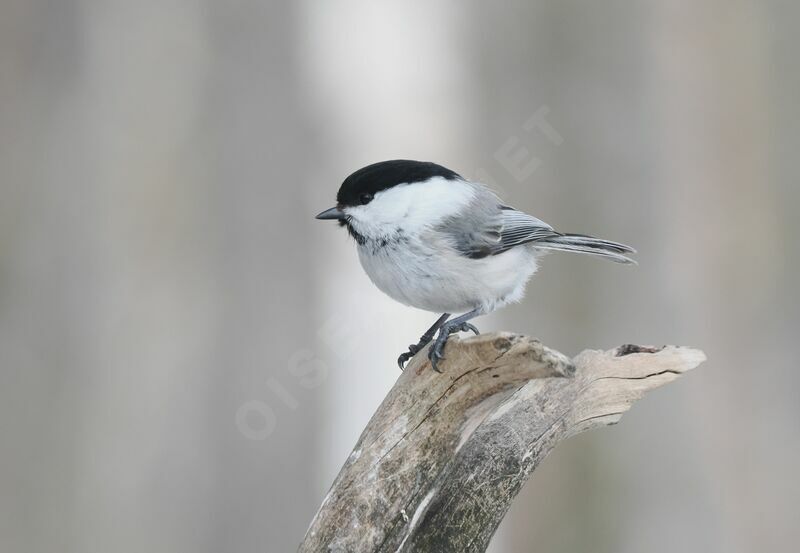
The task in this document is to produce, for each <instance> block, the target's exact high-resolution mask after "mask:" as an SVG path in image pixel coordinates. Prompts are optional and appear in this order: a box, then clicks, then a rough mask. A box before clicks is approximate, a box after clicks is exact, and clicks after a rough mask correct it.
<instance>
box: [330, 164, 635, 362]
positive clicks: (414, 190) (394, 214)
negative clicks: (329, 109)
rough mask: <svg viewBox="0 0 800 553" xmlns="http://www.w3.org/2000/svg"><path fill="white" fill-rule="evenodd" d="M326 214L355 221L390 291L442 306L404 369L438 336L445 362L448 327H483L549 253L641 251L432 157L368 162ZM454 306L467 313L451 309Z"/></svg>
mask: <svg viewBox="0 0 800 553" xmlns="http://www.w3.org/2000/svg"><path fill="white" fill-rule="evenodd" d="M317 219H332V220H336V221H338V222H339V224H340V225H342V226H344V227H346V228H347V230H348V232H349V233H350V235H351V236H352V237H353V238H354V239H355V241H356V243H357V245H358V258H359V260H360V261H361V266H362V267H363V268H364V271H366V273H367V275H368V276H369V278H370V280H372V282H373V283H374V284H375V286H377V287H378V288H379V289H380V290H381V291H383V292H384V293H385V294H387V295H388V296H389V297H391V298H392V299H394V300H396V301H399V302H400V303H403V304H405V305H409V306H411V307H416V308H418V309H424V310H426V311H433V312H435V313H442V315H441V316H440V317H439V318H438V319H437V320H436V322H435V323H434V324H433V326H431V327H430V328H429V329H428V330H427V331H426V332H425V333H424V334H423V335H422V336H421V337H420V340H419V342H418V343H417V344H412V345H410V346H409V347H408V351H407V352H405V353H403V354H402V355H400V357H399V358H398V359H397V363H398V365H399V366H400V368H401V369H402V368H403V366H404V365H405V363H406V362H407V361H408V360H409V359H411V357H413V356H414V355H415V354H417V353H418V352H419V351H421V350H422V349H423V348H424V347H425V346H426V345H427V344H428V343H429V342H431V341H433V345H432V346H431V348H430V350H429V351H428V358H429V359H430V361H431V366H432V367H433V369H434V370H436V371H438V372H441V370H440V368H439V362H440V361H441V360H442V359H444V347H445V344H446V343H447V339H448V337H449V336H450V335H451V334H454V333H456V332H467V331H472V332H474V333H475V334H478V329H477V328H475V327H474V326H473V325H472V324H471V323H470V322H469V321H470V320H472V319H473V318H475V317H478V316H479V315H484V314H486V313H490V312H492V311H494V310H496V309H499V308H500V307H503V306H505V305H508V304H510V303H515V302H518V301H520V300H521V299H522V296H523V295H524V293H525V285H526V284H527V282H528V280H529V279H530V278H531V276H533V274H534V273H535V272H536V269H537V268H538V260H539V258H540V257H541V256H542V255H543V254H544V253H547V252H550V251H566V252H578V253H586V254H590V255H595V256H598V257H602V258H605V259H608V260H611V261H615V262H617V263H635V262H634V261H633V260H632V259H630V258H629V257H627V256H626V255H625V254H632V253H636V251H635V250H634V249H633V248H631V247H630V246H626V245H624V244H619V243H617V242H611V241H609V240H601V239H599V238H593V237H591V236H585V235H582V234H563V233H561V232H558V231H556V230H554V229H553V227H551V226H550V225H548V224H547V223H545V222H544V221H541V220H540V219H537V218H536V217H533V216H531V215H528V214H526V213H523V212H522V211H518V210H516V209H514V208H513V207H509V206H507V205H505V204H503V202H502V201H500V199H499V198H498V197H497V196H496V195H495V193H494V192H492V191H491V190H490V189H489V188H487V187H486V186H485V185H483V184H480V183H477V182H472V181H470V180H468V179H465V178H463V177H461V176H460V175H459V174H458V173H456V172H454V171H451V170H450V169H447V168H445V167H442V166H441V165H437V164H435V163H431V162H426V161H412V160H405V159H396V160H391V161H381V162H378V163H374V164H372V165H368V166H367V167H364V168H362V169H359V170H358V171H356V172H355V173H353V174H352V175H350V176H349V177H347V178H346V179H345V180H344V182H343V183H342V186H341V188H339V192H338V194H337V195H336V206H335V207H332V208H330V209H328V210H325V211H323V212H322V213H320V214H319V215H317ZM451 313H461V315H458V316H455V317H453V318H450V317H451ZM437 331H438V335H437V334H436V333H437ZM434 337H435V339H434Z"/></svg>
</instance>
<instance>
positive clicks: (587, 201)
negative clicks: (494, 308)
mask: <svg viewBox="0 0 800 553" xmlns="http://www.w3.org/2000/svg"><path fill="white" fill-rule="evenodd" d="M798 16H800V10H798V8H797V5H796V3H794V2H788V1H786V2H779V1H774V2H744V1H733V2H723V1H721V0H714V1H708V2H702V3H698V2H689V1H688V0H678V1H674V0H669V1H667V0H656V1H647V2H623V1H610V2H590V1H573V0H558V1H556V0H552V1H522V0H519V1H513V2H506V3H502V4H489V3H485V2H476V1H470V2H456V1H455V0H450V1H443V2H416V1H414V2H381V3H366V2H354V1H343V2H324V3H323V2H313V1H310V0H304V1H300V2H292V3H289V2H283V3H278V2H274V3H273V2H266V1H248V0H239V1H227V2H212V1H209V0H204V1H188V0H187V1H172V2H122V1H108V2H96V1H95V2H92V1H83V2H81V1H65V2H55V1H51V2H46V1H31V0H3V1H2V3H0V194H1V196H0V444H2V455H0V550H2V551H9V552H12V551H13V552H17V551H19V552H46V551H65V552H94V551H97V552H100V551H103V552H105V551H123V552H124V551H165V552H167V551H168V552H176V553H180V552H184V551H185V552H190V551H191V552H193V553H194V552H198V551H208V552H217V551H237V552H239V551H241V552H244V551H270V552H271V551H276V552H277V551H290V550H292V549H293V548H294V547H295V546H296V544H297V543H298V542H299V541H300V539H301V538H302V536H303V533H304V531H305V528H306V526H307V524H308V522H309V521H310V519H311V517H312V516H313V514H314V512H315V510H316V508H317V506H318V505H319V503H320V501H321V499H322V498H323V497H324V495H325V492H326V491H327V487H328V486H329V484H330V482H331V480H332V479H333V477H334V476H335V474H336V472H337V471H338V469H339V467H340V466H341V463H342V462H343V460H344V459H345V457H346V455H347V454H348V452H349V450H350V447H351V446H352V444H353V443H354V442H355V440H356V438H357V437H358V434H359V432H360V430H361V429H362V428H363V426H364V424H365V423H366V421H367V420H368V418H369V416H370V414H371V413H372V411H373V410H374V409H375V408H376V406H377V405H378V403H379V402H380V400H381V398H382V397H383V396H384V394H385V393H386V391H387V390H388V388H389V387H390V386H391V384H392V382H393V380H394V379H395V378H396V376H397V372H396V368H394V359H395V357H396V355H397V354H398V353H399V351H400V350H402V349H403V348H404V347H405V346H406V345H407V344H408V343H410V342H411V341H412V340H414V339H415V338H416V337H417V336H418V335H419V333H420V332H421V331H422V330H423V329H424V328H426V327H427V326H428V324H430V322H431V321H432V320H433V318H435V316H433V315H431V314H426V313H422V312H415V311H413V310H410V309H407V308H404V307H402V306H399V305H396V304H394V303H392V302H391V300H389V299H388V298H385V297H383V296H381V294H380V293H379V292H378V291H377V290H375V289H374V288H373V287H372V286H371V285H370V283H369V282H368V280H367V278H366V277H365V276H364V275H363V274H362V272H361V270H360V268H359V267H358V263H357V260H356V256H355V251H354V248H353V246H352V243H351V242H350V241H349V239H347V238H346V237H345V234H344V233H343V232H341V231H339V230H338V229H336V228H334V226H333V225H330V224H324V223H320V222H317V221H314V220H313V215H314V214H316V213H317V212H318V211H320V210H322V209H324V208H327V207H329V205H330V204H331V203H332V200H333V197H334V195H335V192H336V189H337V188H338V185H339V183H340V182H341V180H342V179H343V178H344V177H345V176H346V175H347V174H348V173H349V172H351V171H353V170H355V169H357V168H358V167H360V166H362V165H365V164H367V163H370V162H372V161H376V160H380V159H388V158H396V157H406V158H417V159H430V160H435V161H438V162H440V163H443V164H445V165H447V166H449V167H452V168H453V169H455V170H457V171H459V172H461V173H462V174H464V175H466V176H470V177H476V178H480V179H482V180H484V181H485V182H488V183H489V184H491V185H492V186H494V187H495V188H496V189H498V190H500V191H501V193H502V195H503V196H504V198H505V199H506V200H507V201H508V202H509V203H512V204H513V205H515V206H518V207H520V208H523V209H526V210H528V211H531V212H532V213H534V214H536V215H537V216H539V217H541V218H543V219H545V220H547V221H548V222H550V223H552V224H554V225H555V226H556V227H557V228H560V229H563V230H565V231H571V232H587V233H593V234H598V235H602V236H603V237H606V238H610V239H616V240H621V241H625V242H628V243H631V244H633V245H635V246H636V247H637V248H638V249H639V251H640V252H641V253H640V255H639V261H640V266H639V267H638V268H636V269H629V268H626V267H619V266H616V265H612V264H607V263H602V262H599V261H596V260H592V259H585V258H581V257H578V256H569V255H560V256H555V255H554V256H550V257H548V258H547V260H546V262H545V264H544V267H543V269H542V270H541V271H540V274H539V275H538V276H537V278H536V279H534V281H533V283H532V284H531V286H530V287H529V291H528V297H527V298H526V299H525V300H524V302H523V303H521V304H520V305H517V306H514V307H510V308H508V309H506V310H504V311H502V312H500V313H497V314H495V315H492V316H489V317H485V318H483V319H482V320H481V321H480V324H479V326H480V328H481V329H483V330H496V329H508V330H514V331H518V332H524V333H528V334H533V335H536V336H538V337H540V338H541V339H542V340H544V341H545V342H546V343H547V344H549V345H551V346H553V347H556V348H558V349H560V350H561V351H563V352H565V353H568V354H575V353H577V352H578V351H580V350H581V349H584V348H610V347H613V346H616V345H618V344H620V343H624V342H639V343H657V344H660V343H679V344H685V345H693V346H698V347H702V348H703V349H705V351H706V352H707V354H708V355H709V358H710V359H709V362H708V363H707V364H706V365H705V366H703V368H702V370H699V371H697V372H695V373H694V374H691V375H689V376H687V377H686V378H684V379H682V380H681V381H680V382H678V383H676V384H674V385H671V386H669V387H667V388H665V389H663V390H660V391H658V392H656V393H654V394H652V395H651V396H650V397H648V398H647V399H646V400H645V401H643V402H641V403H640V404H637V405H636V406H635V408H634V409H633V410H632V412H631V413H629V414H628V415H627V416H626V417H625V419H623V423H622V424H621V425H619V426H617V427H614V428H612V429H608V430H602V431H599V432H594V433H591V434H587V435H582V436H580V437H577V438H575V439H573V440H570V441H569V442H567V443H565V444H562V445H561V446H560V447H559V448H558V449H557V450H556V451H555V452H554V453H553V454H552V455H551V456H550V457H549V458H548V459H547V460H546V461H545V463H544V464H543V465H542V466H541V467H540V468H539V470H538V471H537V472H536V474H535V476H534V478H533V479H532V480H531V482H530V483H529V484H528V485H527V486H526V488H525V489H524V490H523V492H522V493H521V495H520V497H519V498H518V499H517V501H516V503H515V504H514V506H513V508H512V510H511V512H510V513H509V515H508V517H507V518H506V519H505V521H504V522H503V525H502V526H501V529H500V531H499V533H498V535H497V536H496V538H495V540H494V542H493V546H492V549H493V551H494V552H495V553H497V552H506V551H508V552H512V551H513V552H518V551H519V552H522V551H537V552H576V551H592V552H595V553H599V552H640V551H648V552H660V551H664V552H667V551H726V552H750V551H771V552H780V551H787V552H788V551H795V550H796V549H797V545H798V541H800V529H799V528H798V525H797V520H798V515H800V513H798V507H797V505H798V504H799V503H800V480H798V479H797V478H796V467H797V466H798V464H799V463H800V434H799V433H798V427H797V420H798V415H800V401H798V393H797V388H798V385H799V384H800V376H798V367H797V362H796V356H795V352H794V345H795V341H796V338H797V335H798V330H800V309H798V308H799V307H800V305H799V304H800V294H799V293H798V291H797V290H798V288H797V286H796V277H795V276H793V275H795V274H796V273H797V271H798V270H800V255H799V254H800V252H799V251H798V250H799V248H798V241H797V236H798V231H800V223H798V220H797V217H796V210H797V207H798V205H799V203H800V202H798V200H800V187H799V186H798V164H797V160H796V157H797V156H796V151H797V149H798V147H800V134H799V132H798V131H800V129H798V123H799V122H800V117H798V115H800V114H799V113H798V107H797V98H798V97H800V71H799V70H798V69H799V68H798V65H797V63H798V62H797V55H796V54H797V51H798V48H800V40H798V38H797V33H796V25H797V21H798ZM540 110H544V111H540ZM536 114H538V115H540V116H541V115H542V114H546V120H547V122H548V123H549V124H550V125H552V129H554V130H555V131H556V133H557V135H558V136H559V137H560V138H561V139H562V141H560V142H559V141H554V140H553V135H552V134H550V135H548V134H547V133H543V132H541V128H540V127H534V128H528V129H526V128H525V123H526V122H527V121H529V120H530V118H531V117H532V116H534V115H536ZM512 158H513V159H515V161H511V159H512Z"/></svg>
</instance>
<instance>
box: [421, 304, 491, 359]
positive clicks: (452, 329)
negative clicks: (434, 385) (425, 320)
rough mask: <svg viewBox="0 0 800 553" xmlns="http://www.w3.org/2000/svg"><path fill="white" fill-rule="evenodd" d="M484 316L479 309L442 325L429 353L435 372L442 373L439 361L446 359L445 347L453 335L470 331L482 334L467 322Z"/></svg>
mask: <svg viewBox="0 0 800 553" xmlns="http://www.w3.org/2000/svg"><path fill="white" fill-rule="evenodd" d="M482 314H483V309H481V308H480V307H479V308H477V309H473V310H472V311H470V312H469V313H464V314H463V315H460V316H458V317H455V318H453V319H451V320H449V321H447V322H446V323H444V324H442V326H441V328H439V335H438V336H437V337H436V341H435V342H433V345H432V346H431V349H430V351H428V359H430V360H431V367H433V370H435V371H436V372H442V371H440V370H439V361H440V360H442V359H444V346H445V344H446V343H447V338H449V337H450V335H451V334H455V333H456V332H467V331H470V330H471V331H472V332H474V333H475V334H480V332H478V329H477V328H475V327H474V326H473V325H472V324H470V323H468V322H467V321H469V320H470V319H472V318H475V317H477V316H478V315H482Z"/></svg>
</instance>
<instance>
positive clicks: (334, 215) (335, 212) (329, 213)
mask: <svg viewBox="0 0 800 553" xmlns="http://www.w3.org/2000/svg"><path fill="white" fill-rule="evenodd" d="M317 219H335V220H338V221H341V220H342V219H344V212H342V210H340V209H339V208H338V207H332V208H330V209H326V210H325V211H323V212H322V213H320V214H319V215H317Z"/></svg>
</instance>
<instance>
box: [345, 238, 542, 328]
mask: <svg viewBox="0 0 800 553" xmlns="http://www.w3.org/2000/svg"><path fill="white" fill-rule="evenodd" d="M358 254H359V259H360V261H361V265H362V267H363V268H364V271H365V272H366V273H367V275H368V276H369V278H370V279H371V280H372V282H373V283H375V285H376V286H377V287H378V288H379V289H380V290H381V291H383V292H384V293H386V294H387V295H388V296H390V297H391V298H393V299H395V300H397V301H399V302H401V303H404V304H406V305H410V306H412V307H416V308H418V309H424V310H426V311H433V312H437V313H463V312H466V311H470V310H472V309H475V308H477V307H481V308H483V310H484V312H489V311H493V310H495V309H497V308H499V307H502V306H503V305H506V304H508V303H513V302H517V301H519V300H521V299H522V296H523V295H524V293H525V284H526V282H527V281H528V279H529V278H530V277H531V276H532V275H533V274H534V272H535V271H536V268H537V265H536V256H535V252H534V250H533V249H532V248H528V247H519V248H514V249H512V250H509V251H507V252H505V253H502V254H499V255H495V256H488V257H485V258H482V259H470V258H468V257H464V256H463V255H461V254H459V253H458V252H456V251H455V250H453V249H452V248H451V247H450V246H449V245H448V244H443V243H441V242H439V241H437V239H436V238H435V237H430V236H428V237H427V240H420V239H413V238H409V239H407V241H404V240H402V239H401V240H400V241H397V242H394V241H393V242H390V243H387V244H386V245H385V246H382V247H377V248H375V247H372V246H371V245H370V244H365V245H363V246H359V248H358Z"/></svg>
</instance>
